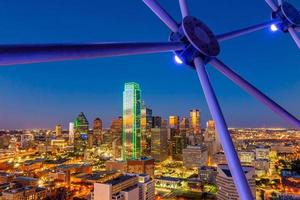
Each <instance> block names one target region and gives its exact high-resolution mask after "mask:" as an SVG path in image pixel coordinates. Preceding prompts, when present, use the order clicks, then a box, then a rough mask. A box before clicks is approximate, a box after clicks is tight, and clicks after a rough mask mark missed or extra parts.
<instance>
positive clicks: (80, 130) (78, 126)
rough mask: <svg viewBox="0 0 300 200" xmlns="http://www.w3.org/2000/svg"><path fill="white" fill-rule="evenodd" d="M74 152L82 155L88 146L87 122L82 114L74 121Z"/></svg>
mask: <svg viewBox="0 0 300 200" xmlns="http://www.w3.org/2000/svg"><path fill="white" fill-rule="evenodd" d="M74 125H75V127H74V128H75V141H74V146H75V151H76V152H79V153H83V152H84V150H85V149H86V147H87V144H88V134H89V122H88V120H87V119H86V117H85V115H84V113H83V112H81V113H80V114H79V115H78V117H77V118H76V120H75V124H74Z"/></svg>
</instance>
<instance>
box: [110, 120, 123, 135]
mask: <svg viewBox="0 0 300 200" xmlns="http://www.w3.org/2000/svg"><path fill="white" fill-rule="evenodd" d="M122 124H123V118H122V117H118V118H117V119H113V120H112V122H111V125H110V132H111V137H112V138H113V139H115V138H121V135H122V128H123V125H122Z"/></svg>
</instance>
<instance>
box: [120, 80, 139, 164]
mask: <svg viewBox="0 0 300 200" xmlns="http://www.w3.org/2000/svg"><path fill="white" fill-rule="evenodd" d="M140 157H141V90H140V86H139V84H137V83H125V87H124V92H123V134H122V159H123V160H127V159H134V160H135V159H138V158H140Z"/></svg>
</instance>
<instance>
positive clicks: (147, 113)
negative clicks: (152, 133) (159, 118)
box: [141, 105, 152, 134]
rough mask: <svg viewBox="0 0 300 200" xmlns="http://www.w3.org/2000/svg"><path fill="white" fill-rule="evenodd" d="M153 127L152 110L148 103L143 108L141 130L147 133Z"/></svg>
mask: <svg viewBox="0 0 300 200" xmlns="http://www.w3.org/2000/svg"><path fill="white" fill-rule="evenodd" d="M151 128H152V110H151V109H150V108H148V107H147V106H146V105H143V107H142V109H141V131H142V133H143V134H144V133H146V132H147V131H149V130H150V129H151Z"/></svg>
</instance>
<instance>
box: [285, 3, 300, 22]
mask: <svg viewBox="0 0 300 200" xmlns="http://www.w3.org/2000/svg"><path fill="white" fill-rule="evenodd" d="M281 11H282V13H283V14H284V16H285V17H286V19H287V20H288V21H289V22H290V23H292V24H293V25H300V12H299V11H298V10H297V9H296V8H295V7H294V6H293V5H292V4H290V3H288V2H283V4H282V6H281Z"/></svg>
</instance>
